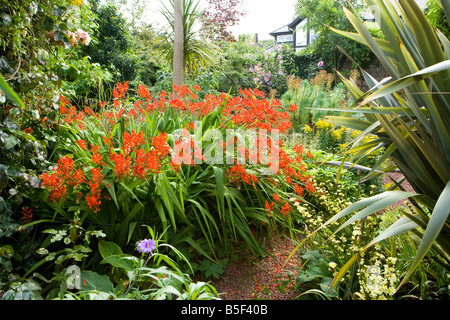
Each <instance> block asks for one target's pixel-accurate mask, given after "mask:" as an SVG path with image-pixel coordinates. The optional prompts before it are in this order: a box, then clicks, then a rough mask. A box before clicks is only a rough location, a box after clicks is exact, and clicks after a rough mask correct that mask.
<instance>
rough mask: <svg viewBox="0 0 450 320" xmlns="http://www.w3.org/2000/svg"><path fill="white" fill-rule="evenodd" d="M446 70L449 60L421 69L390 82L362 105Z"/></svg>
mask: <svg viewBox="0 0 450 320" xmlns="http://www.w3.org/2000/svg"><path fill="white" fill-rule="evenodd" d="M448 69H450V60H445V61H442V62H439V63H437V64H435V65H432V66H430V67H428V68H425V69H422V70H420V71H418V72H416V73H413V74H410V75H407V76H405V77H403V78H401V79H398V80H396V81H393V82H391V83H390V84H388V85H386V86H384V87H383V88H381V89H379V90H377V91H375V92H374V93H372V94H370V95H369V96H368V97H367V98H366V99H364V101H363V102H362V105H364V104H367V103H369V102H371V101H373V100H376V99H379V98H381V97H384V96H386V95H389V94H392V93H394V92H397V91H400V90H402V89H405V88H407V87H409V86H411V85H413V84H415V83H416V82H418V81H421V80H423V79H425V78H427V77H429V76H431V75H433V74H435V73H437V72H439V71H443V70H448Z"/></svg>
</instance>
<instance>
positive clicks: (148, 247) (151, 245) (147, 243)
mask: <svg viewBox="0 0 450 320" xmlns="http://www.w3.org/2000/svg"><path fill="white" fill-rule="evenodd" d="M155 248H156V244H155V241H153V240H152V239H144V240H142V241H141V242H139V243H138V246H137V250H138V251H139V252H145V253H150V252H152V251H153V250H155Z"/></svg>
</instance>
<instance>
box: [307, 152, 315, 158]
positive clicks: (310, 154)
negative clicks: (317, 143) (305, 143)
mask: <svg viewBox="0 0 450 320" xmlns="http://www.w3.org/2000/svg"><path fill="white" fill-rule="evenodd" d="M306 156H307V157H308V158H310V159H312V158H314V156H313V154H312V152H311V150H308V152H307V153H306Z"/></svg>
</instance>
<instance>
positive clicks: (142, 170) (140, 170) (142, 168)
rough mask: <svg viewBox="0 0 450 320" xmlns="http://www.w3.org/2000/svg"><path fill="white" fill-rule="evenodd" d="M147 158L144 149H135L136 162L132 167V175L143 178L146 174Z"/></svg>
mask: <svg viewBox="0 0 450 320" xmlns="http://www.w3.org/2000/svg"><path fill="white" fill-rule="evenodd" d="M146 169H147V160H146V157H145V155H144V150H143V149H139V150H136V162H135V164H134V167H133V176H135V177H136V178H138V179H141V180H144V179H145V177H146V175H147V170H146Z"/></svg>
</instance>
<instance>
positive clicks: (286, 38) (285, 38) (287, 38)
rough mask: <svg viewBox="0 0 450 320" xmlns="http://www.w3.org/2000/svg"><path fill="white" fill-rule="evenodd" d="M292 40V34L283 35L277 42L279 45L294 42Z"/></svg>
mask: <svg viewBox="0 0 450 320" xmlns="http://www.w3.org/2000/svg"><path fill="white" fill-rule="evenodd" d="M292 39H293V37H292V34H285V35H282V36H277V42H278V43H280V42H281V43H284V42H292Z"/></svg>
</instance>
